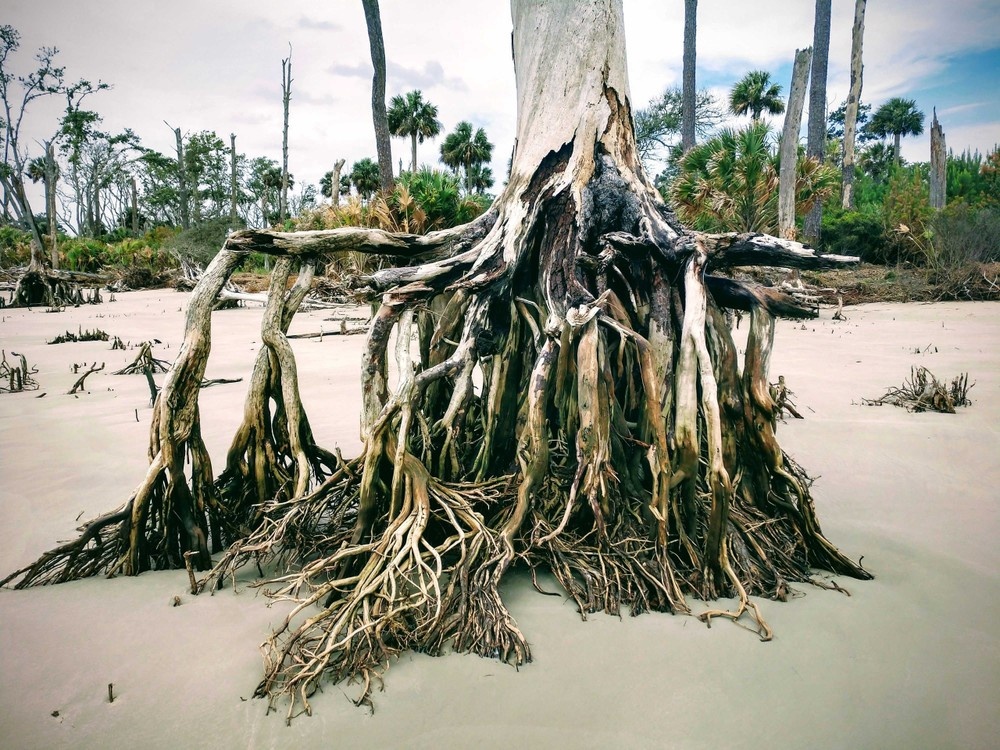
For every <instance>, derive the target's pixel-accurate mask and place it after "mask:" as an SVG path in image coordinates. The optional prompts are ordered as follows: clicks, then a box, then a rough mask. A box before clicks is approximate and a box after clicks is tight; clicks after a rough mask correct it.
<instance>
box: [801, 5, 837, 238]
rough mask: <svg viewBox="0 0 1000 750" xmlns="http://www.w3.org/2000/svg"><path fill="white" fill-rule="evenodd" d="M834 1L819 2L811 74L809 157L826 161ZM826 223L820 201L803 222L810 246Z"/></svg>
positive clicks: (807, 146) (807, 154)
mask: <svg viewBox="0 0 1000 750" xmlns="http://www.w3.org/2000/svg"><path fill="white" fill-rule="evenodd" d="M830 6H831V0H816V18H815V21H814V23H813V56H812V70H811V71H810V72H809V121H808V124H807V126H806V134H807V140H806V156H811V157H812V158H813V159H816V160H818V161H823V160H824V159H825V158H826V72H827V67H828V61H829V59H830ZM822 221H823V203H822V201H817V202H816V203H814V204H813V206H812V208H811V209H809V213H807V214H806V216H805V219H804V220H803V222H802V234H803V236H804V237H805V239H806V241H807V242H812V243H816V242H818V241H819V232H820V224H821V223H822Z"/></svg>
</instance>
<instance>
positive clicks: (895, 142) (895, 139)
mask: <svg viewBox="0 0 1000 750" xmlns="http://www.w3.org/2000/svg"><path fill="white" fill-rule="evenodd" d="M902 135H903V134H902V133H893V134H892V154H893V163H894V164H895V165H896V166H897V167H898V166H899V162H900V154H899V149H900V139H901V138H902Z"/></svg>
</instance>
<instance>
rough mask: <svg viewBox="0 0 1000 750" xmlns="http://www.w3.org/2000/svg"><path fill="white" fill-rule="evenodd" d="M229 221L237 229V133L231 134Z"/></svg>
mask: <svg viewBox="0 0 1000 750" xmlns="http://www.w3.org/2000/svg"><path fill="white" fill-rule="evenodd" d="M229 160H230V161H229V221H230V223H231V224H232V225H233V229H236V220H237V219H238V218H239V217H238V214H237V213H236V197H237V194H238V190H237V183H236V133H230V134H229Z"/></svg>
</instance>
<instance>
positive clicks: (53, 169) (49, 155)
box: [45, 141, 59, 269]
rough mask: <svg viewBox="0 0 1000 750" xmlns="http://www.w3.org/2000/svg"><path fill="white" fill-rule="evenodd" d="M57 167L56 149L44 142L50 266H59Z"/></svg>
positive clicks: (55, 267)
mask: <svg viewBox="0 0 1000 750" xmlns="http://www.w3.org/2000/svg"><path fill="white" fill-rule="evenodd" d="M58 180H59V167H58V166H57V165H56V150H55V146H54V145H53V143H52V141H49V142H48V143H46V144H45V215H46V217H47V218H48V221H49V227H48V229H49V254H50V256H51V258H52V268H53V269H57V268H59V243H58V233H57V228H58V221H57V219H56V182H57V181H58Z"/></svg>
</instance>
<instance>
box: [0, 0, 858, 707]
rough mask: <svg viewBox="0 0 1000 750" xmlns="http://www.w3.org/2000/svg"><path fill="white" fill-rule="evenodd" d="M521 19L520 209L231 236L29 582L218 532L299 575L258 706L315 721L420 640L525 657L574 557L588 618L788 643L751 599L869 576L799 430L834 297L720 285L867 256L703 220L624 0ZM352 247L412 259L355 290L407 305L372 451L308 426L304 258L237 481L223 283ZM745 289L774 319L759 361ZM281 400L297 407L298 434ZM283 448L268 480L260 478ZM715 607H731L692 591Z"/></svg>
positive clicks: (287, 591)
mask: <svg viewBox="0 0 1000 750" xmlns="http://www.w3.org/2000/svg"><path fill="white" fill-rule="evenodd" d="M512 10H513V19H514V34H513V51H514V62H515V75H516V82H517V92H518V96H517V100H518V110H517V114H518V120H517V122H518V124H517V141H516V143H517V147H516V150H515V153H514V156H513V160H512V165H511V173H510V179H509V181H508V183H507V185H506V186H505V188H504V190H503V192H502V193H501V194H500V196H499V197H498V198H497V200H496V202H495V203H494V205H493V207H492V208H491V209H490V210H489V211H488V212H487V213H486V214H484V215H483V216H481V217H480V218H478V219H477V220H475V221H474V222H472V223H470V224H467V225H464V226H461V227H456V228H454V229H449V230H443V231H438V232H433V233H431V234H428V235H424V236H414V235H406V234H393V233H388V232H384V231H380V230H374V229H361V228H340V229H333V230H322V231H314V232H300V233H281V232H272V231H255V230H246V231H242V232H237V233H235V234H233V235H231V236H230V237H229V238H228V239H227V241H226V244H225V246H224V247H223V249H222V250H221V251H220V253H219V255H218V256H217V257H216V259H215V261H214V262H213V264H212V266H211V267H210V268H209V270H208V271H207V272H206V273H205V275H204V276H203V277H202V279H201V281H199V283H198V286H197V288H196V290H195V292H194V295H193V296H194V298H193V300H192V302H191V305H190V307H189V311H188V317H187V323H186V334H185V342H184V345H183V347H182V349H181V352H180V355H179V356H178V359H177V361H176V362H175V363H174V366H173V368H172V369H171V371H170V374H169V375H168V377H167V379H166V382H165V384H164V389H163V391H162V392H161V394H160V397H159V399H158V401H157V408H156V409H155V410H154V422H153V429H152V434H151V446H150V458H151V464H150V469H149V473H148V474H147V476H146V479H145V480H144V481H143V482H142V484H141V485H140V487H139V488H138V489H137V490H136V492H135V494H134V495H133V497H132V498H130V500H129V501H128V502H127V503H126V505H125V506H124V507H123V508H122V509H121V510H119V511H117V512H116V513H117V515H116V514H109V515H108V516H105V517H103V518H102V519H98V520H97V521H95V522H92V523H91V524H90V525H88V526H87V527H85V530H84V532H83V534H84V535H83V536H82V537H81V538H80V539H79V540H77V541H75V542H72V543H70V544H68V545H63V546H62V547H60V548H57V549H56V550H53V551H52V552H49V553H46V555H44V556H43V557H42V558H41V559H40V560H39V561H38V562H36V563H34V564H33V565H32V566H29V567H28V568H26V569H24V570H22V571H19V572H17V573H15V574H13V575H12V576H9V577H8V578H7V580H6V582H12V581H14V582H16V585H17V586H19V587H21V586H26V585H34V584H41V583H50V582H57V581H61V580H68V579H69V578H75V577H79V576H80V575H87V574H92V573H97V572H105V573H109V572H110V573H114V572H125V573H138V572H140V571H141V570H144V569H148V568H150V567H166V566H172V567H178V568H180V567H182V566H183V564H184V558H183V555H184V553H185V552H188V551H196V552H198V553H199V554H197V555H195V556H194V557H195V563H196V567H200V568H204V567H206V566H207V565H208V564H209V563H210V560H209V557H208V552H209V550H208V541H209V536H211V537H212V547H213V549H221V548H222V547H223V546H224V545H227V544H230V543H231V542H233V541H235V544H233V545H232V546H230V547H229V548H228V550H227V551H226V553H225V554H224V555H223V556H222V557H221V559H219V560H218V561H217V562H216V563H215V565H214V567H213V569H212V571H211V573H210V575H209V576H208V577H207V578H206V579H205V580H204V582H203V584H204V585H206V586H215V585H217V584H218V583H219V582H221V581H223V580H225V579H226V578H227V577H228V576H230V575H232V574H233V573H234V572H235V571H236V570H238V569H239V567H240V566H241V565H242V564H244V563H248V562H252V561H256V562H258V563H260V564H269V565H273V566H276V569H277V570H278V571H279V572H278V573H277V574H276V575H277V576H278V577H277V578H276V579H275V580H274V581H272V583H271V587H272V589H273V591H274V593H275V594H277V595H280V596H289V597H292V598H293V599H295V600H296V601H297V606H296V607H295V608H294V609H293V611H292V612H291V613H290V614H289V615H288V618H287V620H286V621H285V622H284V624H283V625H281V626H280V627H279V628H278V629H277V630H276V631H275V632H274V633H273V634H272V636H271V637H270V639H269V640H268V643H267V645H266V647H265V666H264V676H263V679H262V681H261V683H260V685H259V686H258V688H257V695H260V696H267V697H269V698H270V699H271V700H272V701H273V700H275V699H276V698H278V697H279V696H282V695H287V696H290V701H289V716H292V715H293V714H294V713H295V712H296V711H298V710H306V711H309V710H310V704H309V698H310V696H311V695H312V694H313V692H314V691H315V690H316V689H317V688H318V686H319V684H320V680H321V679H322V678H323V677H324V676H329V677H332V678H333V679H335V680H345V679H352V678H353V679H358V680H360V682H361V684H362V688H361V691H362V695H361V698H360V700H367V697H368V694H369V692H370V690H371V689H372V687H373V681H374V680H377V679H378V678H379V675H380V674H381V672H382V671H383V670H384V668H385V667H386V665H387V664H388V662H389V661H390V660H391V659H392V657H393V656H395V655H397V654H399V653H400V652H402V651H405V650H408V649H417V650H421V651H425V652H429V653H440V652H441V651H442V650H443V649H445V648H447V647H449V646H450V647H452V648H455V649H457V650H460V651H471V652H474V653H477V654H480V655H483V656H489V657H495V658H499V659H501V660H503V661H506V662H510V663H514V664H520V663H523V662H526V661H528V660H529V659H530V657H531V654H530V650H529V648H528V643H527V640H526V639H525V637H524V635H523V634H522V633H521V631H520V630H519V628H518V626H517V624H516V622H515V621H514V619H513V617H512V616H511V614H510V612H509V611H508V610H507V607H506V605H505V603H504V601H503V598H502V596H501V594H500V584H501V581H502V580H503V579H504V576H505V574H506V573H507V571H508V570H509V569H510V568H511V566H512V565H514V564H515V563H516V562H521V563H525V564H527V565H529V566H532V567H533V568H534V567H540V566H544V567H546V568H548V569H549V570H551V571H552V573H553V574H554V575H555V577H556V578H557V579H558V580H559V582H560V583H561V584H562V586H563V587H564V588H565V590H566V591H567V592H568V594H569V595H570V596H571V597H572V598H573V599H574V600H575V601H576V603H577V605H578V606H579V609H580V612H581V613H582V614H584V615H586V614H587V613H590V612H596V611H606V612H611V613H618V612H620V611H621V610H622V608H627V609H628V610H629V611H630V612H632V613H634V614H637V613H640V612H643V611H646V610H659V611H669V612H677V613H689V612H697V614H698V616H699V617H701V618H702V619H703V620H705V621H711V620H712V619H713V618H717V617H725V618H730V619H734V620H744V619H748V620H749V621H750V623H751V624H752V627H753V628H754V629H756V631H757V632H758V633H759V634H760V637H761V638H762V639H767V638H770V635H771V632H770V629H769V628H768V626H767V625H766V623H765V622H764V620H763V618H762V616H761V614H760V612H759V611H758V607H757V604H756V603H755V602H754V601H753V600H752V599H751V598H750V597H751V596H754V595H757V596H765V597H770V598H775V599H782V600H783V599H786V598H787V597H788V594H789V584H790V583H792V582H795V581H813V580H814V577H813V576H814V573H813V571H814V569H816V568H822V569H825V570H829V571H833V572H834V573H838V574H844V575H848V576H854V577H857V578H869V577H870V575H869V574H868V573H867V572H866V571H865V570H863V569H862V568H861V567H860V566H859V565H858V564H856V563H855V562H853V561H852V560H850V559H849V558H848V557H846V556H845V555H844V554H842V553H841V552H840V551H839V550H837V548H836V547H834V546H833V544H831V543H830V542H829V541H828V540H827V539H826V537H825V536H824V535H823V533H822V532H821V530H820V526H819V522H818V520H817V518H816V513H815V510H814V505H813V500H812V497H811V495H810V490H809V486H810V482H809V479H808V478H807V476H806V475H805V473H804V472H803V470H802V469H801V468H800V467H799V466H798V465H797V464H796V463H795V462H794V461H793V460H792V459H790V458H789V457H788V456H787V455H786V454H785V453H784V452H783V451H782V449H781V447H780V446H779V445H778V443H777V441H776V439H775V434H774V426H773V425H774V418H775V410H776V405H775V403H774V401H773V399H772V397H771V393H770V390H769V386H768V361H769V358H770V354H771V348H772V345H773V336H774V317H775V316H776V315H781V316H788V317H793V318H797V317H810V316H812V315H814V314H815V310H814V309H811V308H808V307H806V306H804V305H802V304H801V303H798V302H796V301H795V300H794V299H792V298H790V297H789V296H787V295H785V294H783V293H781V292H779V291H776V290H769V289H764V288H759V287H755V286H752V285H750V284H748V283H744V282H738V281H734V280H732V279H731V278H728V277H726V276H723V275H720V274H721V272H725V271H727V270H729V269H731V268H733V267H735V266H740V265H756V266H780V267H799V268H814V267H824V266H825V267H835V266H838V265H842V264H844V263H849V262H853V261H856V259H851V258H844V257H833V256H822V257H817V256H816V255H815V254H814V253H813V252H812V251H811V250H810V249H808V248H804V247H803V246H802V245H799V244H797V243H795V242H791V241H787V240H779V239H776V238H773V237H768V236H763V235H750V234H745V235H737V234H730V235H704V234H699V233H696V232H692V231H689V230H687V229H685V228H684V227H683V226H681V225H680V224H679V223H678V222H677V220H676V219H675V217H674V215H673V214H672V213H671V211H670V210H669V209H668V208H667V207H666V206H664V205H663V203H662V202H661V199H660V198H659V196H658V194H657V192H656V190H655V189H654V187H653V185H652V184H651V182H650V181H649V179H648V178H647V177H646V175H645V174H644V173H643V171H642V169H641V167H640V164H639V160H638V156H637V154H636V148H635V139H634V133H633V129H632V113H631V104H630V101H629V93H628V84H627V76H626V70H625V43H624V26H623V20H622V6H621V1H620V0H590V1H589V2H587V3H549V2H537V0H513V2H512ZM342 249H351V250H358V251H361V252H368V253H377V254H383V255H389V256H394V257H396V258H397V259H399V260H400V261H401V262H403V263H405V265H402V266H399V267H395V268H387V269H383V270H379V271H377V272H375V273H373V274H371V275H370V276H367V277H365V278H363V279H360V280H359V281H358V284H359V285H362V286H365V287H367V288H368V289H369V290H370V291H371V292H372V293H374V294H377V295H380V296H381V306H380V307H379V309H378V313H377V314H376V315H375V317H374V319H373V321H372V323H371V326H370V329H369V332H368V338H367V342H366V346H365V351H364V354H363V358H362V381H363V394H364V396H363V404H362V414H361V434H362V437H363V441H364V442H363V449H362V452H361V454H360V455H359V456H358V457H356V458H354V459H353V460H350V461H342V460H340V458H339V456H333V457H330V456H329V454H324V453H321V452H320V451H319V450H318V449H317V448H316V447H315V446H314V445H313V444H312V442H311V436H310V435H309V432H308V429H307V426H306V422H305V420H304V412H303V411H302V408H301V402H300V400H299V398H298V390H297V388H298V386H297V378H296V370H295V366H294V358H293V357H292V352H291V349H290V348H288V347H287V339H286V338H285V336H284V331H285V330H286V329H287V324H286V316H290V315H291V313H293V312H294V304H293V302H294V300H293V297H292V296H291V295H289V296H286V295H285V292H284V286H283V282H282V281H281V278H282V277H281V274H284V273H285V272H286V271H285V270H283V269H281V270H279V271H278V273H277V280H276V281H274V282H273V283H272V288H271V301H270V302H269V312H268V313H266V314H265V323H264V335H265V343H266V344H267V347H268V353H267V357H266V364H265V363H264V361H265V360H264V355H263V354H262V355H261V356H260V357H259V358H258V362H257V364H256V365H255V369H254V375H253V377H252V379H251V385H250V394H249V395H248V399H247V407H246V412H245V417H244V423H243V425H242V426H241V428H240V433H239V435H238V439H237V440H235V441H234V447H233V449H232V450H231V451H230V456H229V458H228V459H227V469H226V471H225V472H224V474H223V477H224V479H223V481H220V482H218V483H215V484H213V483H212V481H211V478H210V475H209V472H210V468H209V463H208V456H207V455H206V454H205V452H204V446H203V444H202V443H201V440H200V436H199V430H198V405H197V388H196V384H197V383H198V382H200V379H201V376H202V374H203V373H204V367H205V358H206V357H207V356H208V342H209V336H210V320H211V317H210V310H211V302H212V301H213V300H214V299H215V296H216V294H217V293H218V290H219V289H220V288H221V286H222V284H223V283H224V280H225V277H226V276H227V275H228V274H229V273H230V272H231V271H232V270H233V268H234V267H235V265H236V264H237V262H238V261H239V259H240V258H241V257H243V256H245V255H246V254H248V253H249V252H252V251H256V252H264V253H269V254H272V255H276V256H289V257H291V258H292V259H296V258H297V259H300V260H301V259H308V258H311V257H314V256H316V255H318V254H321V253H325V252H329V251H335V250H342ZM725 308H730V309H736V310H742V311H748V312H749V317H750V333H749V339H748V343H747V350H746V357H745V360H744V361H743V363H742V368H741V367H740V362H739V361H738V356H737V350H736V347H735V346H734V344H733V341H732V338H731V336H730V331H729V328H728V326H727V325H726V322H725V316H724V313H723V310H724V309H725ZM393 342H394V343H393ZM390 349H391V350H392V351H390ZM390 356H394V357H395V359H396V362H397V371H398V373H399V376H398V382H397V384H396V385H395V387H394V388H390V379H389V365H388V360H389V357H390ZM276 377H279V379H280V388H279V387H278V386H277V384H276V381H275V380H274V378H276ZM256 394H265V395H267V396H268V397H269V398H270V402H271V403H273V404H275V405H276V406H275V407H274V408H275V409H276V408H278V407H277V405H278V404H280V407H281V408H283V409H284V410H285V417H284V418H283V419H281V420H277V423H276V422H275V420H274V416H273V415H274V413H275V412H272V413H271V415H268V414H267V413H266V411H265V402H264V400H263V399H262V398H258V396H257V395H256ZM276 424H277V425H278V426H277V427H276V426H275V425H276ZM281 431H285V434H282V432H281ZM279 447H280V450H281V456H280V458H278V457H276V458H275V461H274V463H273V464H270V465H273V466H278V467H280V472H279V473H278V474H277V479H276V480H275V481H276V484H275V486H268V485H267V484H266V483H267V482H269V481H272V479H273V477H272V475H271V473H270V470H269V469H264V470H262V471H260V472H258V471H257V469H256V467H257V466H258V465H260V464H261V463H263V464H264V465H265V466H266V465H269V464H268V462H271V461H272V457H271V455H270V452H271V451H272V450H274V449H276V448H279ZM185 456H188V457H190V458H191V461H190V466H191V472H190V476H185V475H184V468H185V461H184V457H185ZM261 500H263V503H262V504H261V503H260V501H261ZM166 508H169V509H170V510H171V511H172V512H170V513H167V512H165V509H166ZM181 519H183V522H181ZM215 531H218V539H216V536H215ZM209 532H212V533H211V534H210V533H209ZM97 538H100V540H101V544H100V545H98V544H96V539H97ZM272 569H275V568H272ZM718 597H731V598H733V599H734V600H735V604H734V606H733V608H732V609H708V610H704V609H702V610H701V611H700V612H698V610H699V609H701V608H700V607H697V606H696V605H694V603H693V602H692V599H704V600H711V599H716V598H718Z"/></svg>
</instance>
